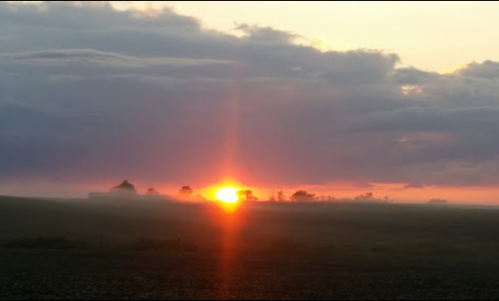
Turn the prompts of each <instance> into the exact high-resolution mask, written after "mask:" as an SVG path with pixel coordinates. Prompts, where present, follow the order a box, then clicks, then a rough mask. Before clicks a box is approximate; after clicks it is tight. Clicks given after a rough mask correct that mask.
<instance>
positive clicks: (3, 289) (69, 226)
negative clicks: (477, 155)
mask: <svg viewBox="0 0 499 301" xmlns="http://www.w3.org/2000/svg"><path fill="white" fill-rule="evenodd" d="M497 229H499V210H497V209H490V208H489V209H486V208H472V207H469V208H466V207H461V208H459V207H452V206H442V207H432V206H427V205H397V204H370V205H368V204H273V205H271V204H265V205H264V204H251V205H247V206H244V207H243V208H241V209H240V210H239V211H238V212H236V213H234V214H227V213H224V212H223V211H222V210H220V209H219V208H218V207H217V206H215V205H213V204H175V203H166V202H154V201H142V202H140V201H139V202H124V201H105V202H96V201H93V202H91V201H88V200H42V199H23V198H11V197H0V245H1V248H0V299H2V300H4V299H65V298H69V299H115V298H117V299H210V298H220V299H254V298H256V299H303V298H305V299H330V298H336V299H367V298H374V299H387V298H388V299H497V298H499V274H498V273H497V270H498V268H499V235H498V234H497Z"/></svg>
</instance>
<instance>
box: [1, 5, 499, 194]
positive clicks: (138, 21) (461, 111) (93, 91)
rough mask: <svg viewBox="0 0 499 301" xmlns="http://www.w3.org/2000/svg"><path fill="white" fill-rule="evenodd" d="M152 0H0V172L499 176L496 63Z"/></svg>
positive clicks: (294, 179)
mask: <svg viewBox="0 0 499 301" xmlns="http://www.w3.org/2000/svg"><path fill="white" fill-rule="evenodd" d="M156 10H157V9H156V8H155V13H154V14H150V13H148V14H140V12H138V11H134V10H125V11H119V10H116V9H114V8H113V7H112V6H110V5H108V4H100V5H82V4H79V5H75V4H74V3H73V4H62V3H52V2H50V3H44V4H41V5H38V6H32V5H22V6H20V5H13V4H7V3H0V28H1V34H0V37H1V38H0V49H2V50H1V52H0V70H2V71H1V73H0V91H1V92H0V95H1V97H0V141H2V143H1V144H0V166H2V168H1V170H0V179H2V180H9V181H13V180H16V179H25V178H29V177H33V178H40V177H43V178H47V179H54V180H59V179H64V180H68V181H83V180H85V179H96V180H99V179H102V180H109V179H121V178H138V179H140V180H141V181H144V182H147V181H151V182H155V183H157V182H169V183H173V184H176V183H178V184H186V183H188V184H191V185H195V186H198V187H199V186H204V185H210V184H212V183H213V182H216V181H218V180H219V179H222V178H224V177H226V176H234V177H236V178H238V180H239V181H241V182H242V183H245V184H247V185H250V186H262V187H274V186H275V187H279V186H281V185H285V186H293V185H297V186H298V185H321V184H326V183H329V182H336V181H338V182H351V183H354V184H355V183H365V185H369V183H404V185H405V184H406V183H425V185H429V186H435V185H437V186H438V185H443V186H462V185H484V186H489V185H497V184H498V180H497V177H496V175H497V173H498V172H499V160H498V155H497V154H499V142H497V141H498V140H497V139H496V133H497V132H498V131H499V122H498V120H499V79H498V77H497V76H496V74H497V70H496V69H497V65H498V63H496V62H490V61H487V62H484V63H483V64H477V63H472V64H470V65H467V66H466V67H465V68H462V69H460V70H459V71H456V72H454V73H451V74H438V73H431V72H425V71H422V70H418V69H417V68H415V67H412V68H399V67H398V62H399V60H400V59H399V57H398V55H396V54H391V53H384V52H381V51H367V50H357V51H348V52H336V51H329V52H321V51H318V50H316V49H314V48H312V47H307V46H303V45H299V44H297V43H296V42H295V38H296V36H295V35H294V34H293V33H289V32H283V31H279V30H277V29H273V28H268V27H263V26H251V25H245V24H244V25H239V26H238V29H239V30H242V31H243V32H244V33H245V34H246V35H245V36H243V37H236V36H233V35H230V34H226V33H222V32H217V31H212V30H207V29H205V28H203V26H202V25H201V23H200V22H199V21H198V20H196V19H194V18H191V17H187V16H182V15H179V14H177V13H175V12H174V11H173V10H171V9H168V8H165V9H160V10H159V11H156ZM88 20H92V21H91V22H88ZM415 185H416V184H409V186H408V187H415ZM416 186H417V185H416Z"/></svg>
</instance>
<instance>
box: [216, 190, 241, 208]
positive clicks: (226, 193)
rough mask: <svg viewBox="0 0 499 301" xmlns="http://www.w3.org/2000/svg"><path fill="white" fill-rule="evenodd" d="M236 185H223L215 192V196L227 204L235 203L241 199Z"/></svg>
mask: <svg viewBox="0 0 499 301" xmlns="http://www.w3.org/2000/svg"><path fill="white" fill-rule="evenodd" d="M238 190H239V189H237V188H234V187H222V188H219V189H218V190H217V191H216V192H215V198H216V199H217V200H218V201H221V202H223V203H226V204H235V203H237V202H238V201H239V196H238V195H237V191H238Z"/></svg>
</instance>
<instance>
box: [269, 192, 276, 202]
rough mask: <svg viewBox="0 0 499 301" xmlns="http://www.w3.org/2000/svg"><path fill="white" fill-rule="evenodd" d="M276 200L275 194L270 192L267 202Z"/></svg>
mask: <svg viewBox="0 0 499 301" xmlns="http://www.w3.org/2000/svg"><path fill="white" fill-rule="evenodd" d="M276 200H277V199H276V197H275V195H274V194H273V193H272V195H271V196H270V198H269V202H275V201H276Z"/></svg>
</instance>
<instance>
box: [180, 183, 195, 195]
mask: <svg viewBox="0 0 499 301" xmlns="http://www.w3.org/2000/svg"><path fill="white" fill-rule="evenodd" d="M193 192H194V191H193V190H192V188H191V186H187V185H186V186H182V188H180V191H179V192H178V194H179V195H180V196H182V197H189V196H191V195H192V193H193Z"/></svg>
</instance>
